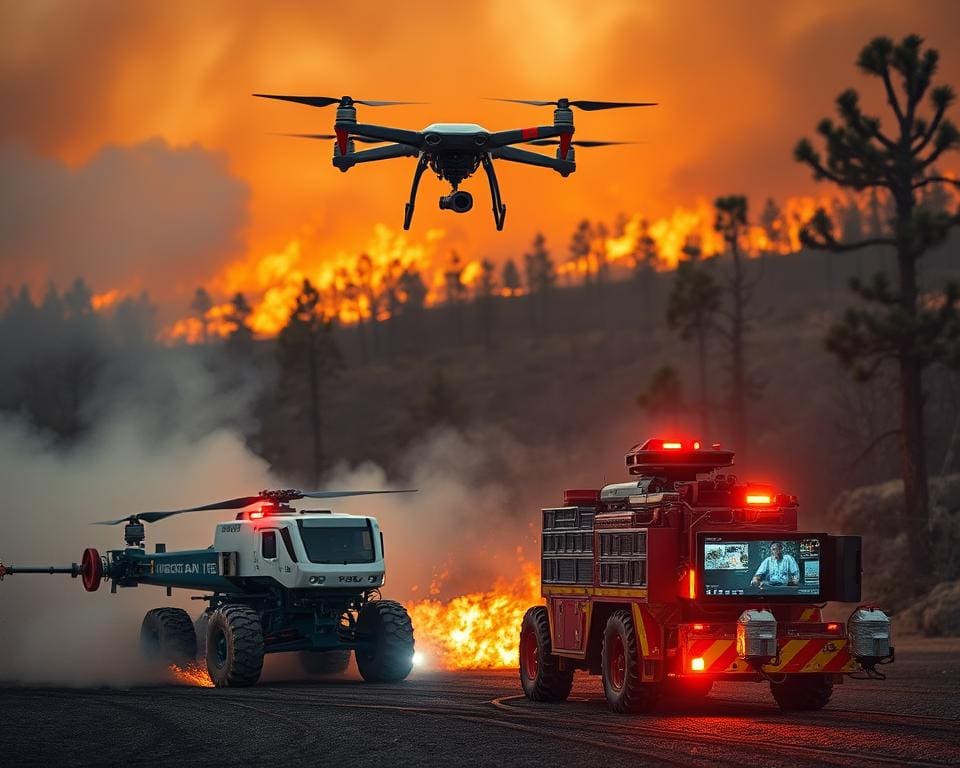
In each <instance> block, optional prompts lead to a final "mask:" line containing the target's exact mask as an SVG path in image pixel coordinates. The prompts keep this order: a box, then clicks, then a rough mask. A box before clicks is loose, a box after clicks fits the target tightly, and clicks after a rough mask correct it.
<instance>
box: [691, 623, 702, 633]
mask: <svg viewBox="0 0 960 768" xmlns="http://www.w3.org/2000/svg"><path fill="white" fill-rule="evenodd" d="M693 628H694V629H695V630H696V631H697V632H699V631H700V630H701V629H703V624H694V625H693Z"/></svg>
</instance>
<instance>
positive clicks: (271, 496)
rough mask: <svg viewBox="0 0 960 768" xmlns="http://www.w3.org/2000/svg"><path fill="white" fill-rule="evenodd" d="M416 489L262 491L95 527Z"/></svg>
mask: <svg viewBox="0 0 960 768" xmlns="http://www.w3.org/2000/svg"><path fill="white" fill-rule="evenodd" d="M416 492H417V491H416V489H415V488H406V489H402V490H396V491H297V490H283V491H261V492H260V493H258V494H257V495H256V496H239V497H237V498H235V499H227V500H226V501H215V502H213V503H212V504H203V505H201V506H199V507H187V508H186V509H172V510H168V511H166V512H138V513H137V514H135V515H128V516H127V517H121V518H119V519H117V520H99V521H97V522H95V523H93V525H119V524H120V523H137V522H144V523H156V522H157V521H159V520H163V519H165V518H167V517H171V516H172V515H182V514H183V513H185V512H208V511H213V510H217V509H243V508H244V507H249V506H250V505H251V504H257V503H262V502H267V503H272V504H276V503H280V504H284V503H286V502H288V501H296V500H297V499H340V498H345V497H347V496H370V495H372V494H378V493H416Z"/></svg>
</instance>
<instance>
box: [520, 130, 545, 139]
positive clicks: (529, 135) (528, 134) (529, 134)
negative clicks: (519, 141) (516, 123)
mask: <svg viewBox="0 0 960 768" xmlns="http://www.w3.org/2000/svg"><path fill="white" fill-rule="evenodd" d="M539 135H540V129H539V128H521V129H520V136H521V137H523V140H524V141H526V140H527V139H535V138H537V136H539Z"/></svg>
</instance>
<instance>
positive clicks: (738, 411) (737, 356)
mask: <svg viewBox="0 0 960 768" xmlns="http://www.w3.org/2000/svg"><path fill="white" fill-rule="evenodd" d="M714 206H715V208H716V220H715V221H714V229H716V231H717V232H719V233H720V234H721V235H722V236H723V241H724V244H725V246H726V252H727V254H728V255H729V256H730V260H731V261H730V271H729V273H728V275H727V278H726V294H727V299H728V302H727V306H726V307H725V308H724V309H723V310H721V314H723V315H724V317H725V318H726V320H727V322H726V324H724V325H721V326H719V327H718V329H717V330H718V331H719V332H720V335H721V336H722V337H723V339H724V340H725V342H726V346H727V351H728V353H729V370H730V422H731V424H732V427H733V439H734V445H735V447H736V449H737V451H739V453H740V455H741V456H744V455H745V454H746V451H747V445H746V437H747V432H746V419H747V416H746V410H747V390H748V388H749V387H750V385H751V382H750V374H749V372H748V370H747V360H746V334H747V326H748V318H747V306H748V304H749V303H750V299H751V297H752V293H753V286H752V285H750V284H748V282H747V278H746V274H745V270H744V263H743V262H744V257H743V253H742V252H741V250H740V241H741V238H742V237H743V236H744V235H745V234H746V232H747V198H746V197H744V196H743V195H729V196H727V197H718V198H717V200H716V202H715V203H714Z"/></svg>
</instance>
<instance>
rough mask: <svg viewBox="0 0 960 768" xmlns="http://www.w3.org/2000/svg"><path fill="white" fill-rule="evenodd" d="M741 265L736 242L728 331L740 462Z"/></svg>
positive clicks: (742, 423)
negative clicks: (730, 316) (731, 319)
mask: <svg viewBox="0 0 960 768" xmlns="http://www.w3.org/2000/svg"><path fill="white" fill-rule="evenodd" d="M743 305H744V296H743V265H742V264H741V260H740V249H739V248H738V246H737V243H736V241H735V240H734V242H733V307H732V308H731V309H732V312H733V323H732V327H731V329H730V331H731V333H730V337H731V345H730V346H731V349H730V353H731V354H730V357H731V365H732V367H733V372H732V385H733V386H732V390H733V391H732V392H731V395H732V398H731V399H732V402H731V411H732V414H731V416H732V420H733V439H734V449H735V450H736V451H737V453H739V455H740V458H741V460H744V459H745V458H746V454H747V446H746V414H745V410H746V392H745V389H746V374H745V371H744V365H745V363H744V359H743V355H744V349H743V323H744V319H743V312H744V306H743Z"/></svg>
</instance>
